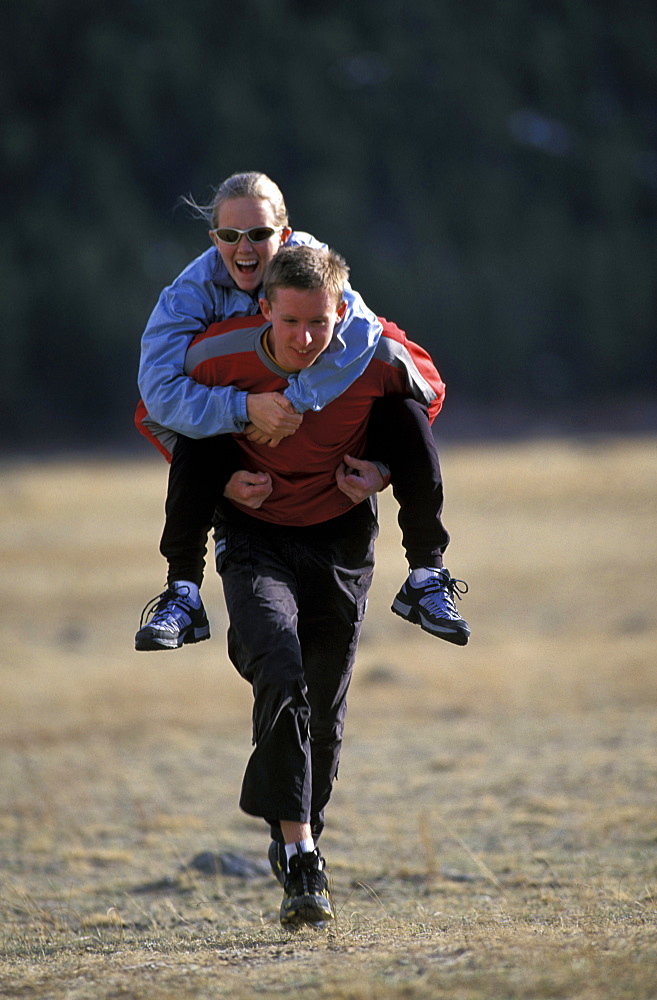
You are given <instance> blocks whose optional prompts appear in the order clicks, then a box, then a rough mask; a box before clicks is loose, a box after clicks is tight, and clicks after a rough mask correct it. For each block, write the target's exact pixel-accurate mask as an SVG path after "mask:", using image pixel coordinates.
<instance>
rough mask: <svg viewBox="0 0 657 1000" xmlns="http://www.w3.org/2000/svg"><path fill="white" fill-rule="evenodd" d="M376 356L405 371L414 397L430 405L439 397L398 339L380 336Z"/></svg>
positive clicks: (379, 359)
mask: <svg viewBox="0 0 657 1000" xmlns="http://www.w3.org/2000/svg"><path fill="white" fill-rule="evenodd" d="M374 357H375V358H376V359H377V360H378V361H384V362H385V363H386V364H388V365H392V366H393V368H399V369H401V370H402V371H404V372H405V374H406V381H407V383H408V389H409V392H410V393H411V395H412V396H413V398H414V399H417V400H419V401H420V402H422V403H425V404H427V405H428V404H429V403H432V402H433V401H434V399H436V398H437V396H438V393H437V392H436V390H435V389H434V388H433V386H432V385H431V383H430V382H427V380H426V379H425V377H424V375H422V374H421V372H420V370H419V368H418V367H417V365H416V364H415V361H414V360H413V355H412V354H411V352H410V351H409V350H408V348H407V347H405V345H404V344H400V343H399V341H398V340H393V339H392V337H379V341H378V343H377V345H376V350H375V351H374Z"/></svg>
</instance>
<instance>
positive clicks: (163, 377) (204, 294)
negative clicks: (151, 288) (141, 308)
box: [138, 250, 248, 438]
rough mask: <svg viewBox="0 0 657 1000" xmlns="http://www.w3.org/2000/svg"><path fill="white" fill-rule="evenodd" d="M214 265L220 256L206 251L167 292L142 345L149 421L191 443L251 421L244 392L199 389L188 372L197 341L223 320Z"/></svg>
mask: <svg viewBox="0 0 657 1000" xmlns="http://www.w3.org/2000/svg"><path fill="white" fill-rule="evenodd" d="M215 264H216V252H215V251H213V250H209V251H206V252H205V253H204V254H202V255H201V256H200V257H197V259H196V260H195V261H192V263H191V264H190V265H189V266H188V267H187V268H185V270H184V271H183V272H182V274H180V275H179V276H178V277H177V278H176V280H175V281H174V282H173V283H172V284H171V285H169V286H168V287H167V288H165V289H164V291H163V292H162V294H161V295H160V298H159V300H158V302H157V304H156V306H155V309H154V310H153V312H152V314H151V316H150V319H149V320H148V323H147V325H146V329H145V330H144V334H143V336H142V341H141V359H140V363H139V376H138V383H139V390H140V392H141V396H142V399H143V401H144V403H145V405H146V408H147V410H148V413H149V415H150V417H151V419H152V420H153V421H156V422H157V423H158V424H161V425H162V426H163V427H168V428H171V429H172V430H174V431H176V432H178V433H179V434H185V435H186V436H187V437H191V438H201V437H210V436H212V435H215V434H225V433H230V432H234V431H241V430H243V429H244V427H245V425H246V423H247V421H248V417H247V412H246V396H247V393H246V392H242V391H241V390H238V389H236V388H235V387H234V386H214V387H209V386H205V385H200V384H199V383H198V382H195V381H194V380H193V379H191V378H189V376H188V375H186V374H185V372H184V364H185V354H186V352H187V348H188V347H189V344H190V342H191V341H192V339H193V338H194V336H195V335H196V334H197V333H200V332H201V331H203V330H205V329H206V328H207V326H208V325H209V324H210V323H212V322H214V321H215V320H217V319H224V318H225V317H224V316H223V315H222V313H223V311H224V310H223V302H222V291H223V290H222V289H220V288H218V287H217V286H216V285H215V283H214V282H213V281H212V277H213V272H214V267H215Z"/></svg>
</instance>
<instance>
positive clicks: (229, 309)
mask: <svg viewBox="0 0 657 1000" xmlns="http://www.w3.org/2000/svg"><path fill="white" fill-rule="evenodd" d="M187 201H188V204H190V205H191V206H192V207H193V208H194V209H195V210H196V211H198V212H199V213H200V214H201V215H202V216H203V217H205V218H207V219H208V220H209V222H210V226H211V228H210V234H209V235H210V239H211V241H212V244H213V246H212V247H211V248H210V249H209V250H206V251H205V253H203V254H201V255H200V257H197V258H196V259H195V260H194V261H192V262H191V264H189V265H188V267H186V268H185V270H184V271H183V272H182V273H181V274H180V275H179V276H178V278H176V279H175V281H174V282H173V283H172V284H171V285H170V286H169V287H168V288H165V289H164V291H163V292H162V294H161V296H160V298H159V300H158V303H157V305H156V307H155V309H154V310H153V313H152V315H151V317H150V319H149V321H148V324H147V326H146V329H145V331H144V335H143V338H142V354H141V362H140V368H139V388H140V390H141V393H142V400H143V408H142V410H141V412H140V421H141V422H143V423H144V424H145V425H146V426H148V423H149V421H152V422H155V423H157V424H159V425H162V426H163V427H166V428H168V429H170V430H171V431H172V432H173V433H172V435H171V451H172V452H173V461H172V466H171V472H170V477H169V489H168V495H167V504H166V523H165V529H164V533H163V535H162V541H161V545H160V551H161V552H162V554H163V555H164V556H165V558H167V560H168V562H169V572H168V576H167V589H166V590H165V591H164V593H163V594H161V595H159V596H158V597H157V598H155V600H154V601H153V602H151V605H150V606H147V608H146V609H145V614H151V617H150V619H149V620H148V623H147V624H146V625H143V622H144V614H143V615H142V627H141V628H140V630H139V631H138V633H137V636H136V639H135V646H136V648H137V649H140V650H145V649H148V650H157V649H176V648H179V647H180V646H181V645H183V643H192V642H199V641H201V640H203V639H207V638H209V635H210V630H209V624H208V621H207V616H206V614H205V610H204V608H203V604H202V602H201V599H200V595H199V587H200V584H201V582H202V577H203V564H204V555H205V542H206V537H207V529H208V527H209V525H208V524H203V525H200V524H199V523H198V521H197V520H195V518H194V517H191V518H190V516H189V512H190V511H191V510H192V509H197V510H198V504H196V505H195V504H193V503H191V502H190V498H192V497H193V498H195V499H198V495H199V492H200V493H203V492H204V491H206V492H207V496H208V498H209V497H210V496H214V495H216V491H217V487H218V484H219V486H220V488H219V491H218V493H219V495H221V493H223V491H224V488H225V487H226V484H227V483H228V481H229V480H230V478H231V476H232V474H233V473H234V472H235V471H236V465H235V460H234V459H233V457H232V448H231V445H232V438H231V436H230V435H231V433H240V432H244V433H247V434H248V435H249V436H250V437H251V438H252V439H253V440H254V441H256V442H257V443H260V444H263V445H265V444H268V445H269V446H274V447H275V446H276V445H277V443H278V442H279V441H280V440H281V439H282V438H283V437H285V436H287V435H289V434H293V433H294V431H295V430H296V429H297V427H298V426H299V423H300V421H301V420H302V419H303V413H304V412H305V411H307V410H311V409H313V410H320V409H322V408H323V407H324V406H326V405H327V404H328V403H330V402H331V401H332V400H333V399H335V398H336V397H337V396H338V395H340V393H341V392H343V391H344V389H345V388H346V387H347V386H348V385H350V384H351V383H352V382H353V381H354V379H356V378H357V377H358V376H359V375H360V374H361V373H362V372H363V371H364V369H365V367H366V366H367V364H368V362H369V361H370V359H371V357H372V354H373V351H374V349H375V347H376V343H377V341H378V338H379V335H380V332H381V325H380V323H379V321H378V319H377V318H376V316H375V315H374V314H373V313H372V312H371V311H370V310H369V309H368V308H367V307H366V306H365V304H364V302H363V301H362V299H361V297H360V296H359V295H358V294H357V293H356V292H354V291H353V290H352V289H351V288H349V287H347V289H346V292H345V301H346V307H345V311H344V315H343V318H342V321H341V323H340V324H339V331H338V332H337V335H336V336H335V337H334V341H333V342H332V346H331V348H330V349H329V351H327V352H325V354H324V355H322V356H321V357H320V358H319V359H318V361H317V362H316V363H315V364H313V365H312V366H310V367H309V368H307V369H305V370H303V371H300V372H298V373H291V374H290V377H289V380H288V383H289V384H288V387H287V389H286V390H285V393H284V394H279V393H263V394H261V395H259V396H258V395H253V394H249V395H247V394H246V393H244V392H240V391H239V390H237V389H236V388H235V387H233V386H224V387H216V386H215V387H212V388H209V387H207V386H203V385H200V384H199V383H197V382H195V381H193V380H192V379H190V378H189V377H188V376H187V375H185V373H184V359H185V353H186V351H187V347H188V346H189V343H190V341H191V340H192V338H193V337H194V336H195V335H196V334H198V333H200V332H202V331H204V330H205V329H206V328H207V327H208V326H209V324H210V323H216V322H220V321H222V320H225V319H229V318H232V317H235V316H245V317H246V316H253V315H255V314H256V313H257V312H258V310H259V302H258V298H259V291H260V286H261V283H262V275H263V271H264V268H265V266H266V265H267V263H268V261H269V260H271V258H272V257H273V256H274V254H275V253H276V251H277V250H278V249H279V247H281V246H283V245H286V246H299V245H302V244H310V245H314V246H322V245H323V244H320V243H318V241H317V240H315V239H314V237H312V236H310V235H309V234H307V233H299V232H294V231H293V230H292V229H291V227H290V225H289V221H288V214H287V209H286V206H285V201H284V199H283V195H282V193H281V191H280V189H279V188H278V187H277V185H276V184H275V183H274V182H273V181H272V180H271V179H270V178H268V177H267V176H266V175H264V174H261V173H255V172H251V173H241V174H233V175H232V176H231V177H229V178H228V179H227V180H225V181H224V182H223V183H222V184H221V185H220V187H219V188H218V189H217V192H216V195H215V197H214V200H213V202H212V204H211V205H210V206H198V205H196V203H195V202H193V201H191V200H190V199H188V200H187ZM381 403H382V404H383V405H381V406H380V407H379V405H378V404H377V408H376V409H375V411H374V412H373V416H372V421H371V445H370V453H371V454H372V455H373V456H375V457H376V458H379V459H380V460H382V461H383V462H385V464H386V465H387V466H388V467H389V469H390V474H391V483H392V487H393V491H394V493H395V497H396V498H397V500H398V501H399V503H400V513H399V523H400V526H401V528H402V535H403V544H404V547H405V549H406V553H407V558H408V561H409V566H410V569H411V573H410V575H409V578H408V580H407V581H406V582H405V583H404V585H403V586H402V588H401V590H400V592H399V593H398V595H397V597H396V598H395V601H394V603H393V607H392V610H393V611H395V613H397V614H399V615H400V616H401V617H403V618H406V619H407V620H409V621H412V622H414V623H416V624H419V625H420V626H421V627H422V628H423V629H424V630H425V631H428V632H430V633H431V634H433V635H436V636H438V637H440V638H443V639H447V640H448V641H450V642H455V643H457V644H459V645H465V643H467V641H468V638H469V627H468V625H467V623H466V622H464V621H463V619H462V618H461V617H460V616H459V614H458V612H457V610H456V607H455V602H454V597H455V595H457V594H458V589H457V584H458V581H455V580H453V579H452V578H451V577H450V575H449V572H448V571H447V570H446V569H444V568H443V565H442V556H443V552H444V550H445V548H446V547H447V544H448V542H449V535H448V534H447V532H446V531H445V529H444V527H443V525H442V522H441V512H442V499H443V492H442V479H441V475H440V465H439V461H438V456H437V453H436V449H435V443H434V439H433V435H432V433H431V430H430V427H429V423H428V420H427V417H426V412H424V411H423V410H422V408H421V407H420V406H419V404H417V403H414V402H413V401H412V400H406V399H404V398H403V397H399V398H398V399H397V397H388V398H387V399H386V400H385V401H383V400H382V401H381ZM144 410H145V411H146V412H147V416H145V414H144ZM215 435H224V436H225V443H224V444H225V447H224V452H225V454H224V461H223V462H222V468H221V469H219V470H217V469H215V468H213V469H209V468H208V467H207V464H204V462H203V454H204V453H203V447H202V444H199V445H198V446H196V447H195V446H194V445H193V444H190V443H189V442H186V443H185V444H184V445H183V444H182V440H183V438H182V437H181V436H184V437H185V438H188V439H193V440H196V441H202V440H203V439H206V438H208V437H213V436H215ZM176 436H179V440H178V444H176ZM368 468H369V465H368ZM358 471H361V472H364V469H363V470H359V469H358V468H356V472H357V473H358ZM344 478H345V480H346V482H345V487H346V488H345V490H344V492H347V493H348V490H349V489H351V490H352V493H354V496H352V499H354V497H355V495H356V494H357V495H358V496H361V497H362V489H363V488H364V479H363V477H359V476H358V475H357V474H356V475H355V476H350V475H347V476H346V477H344ZM359 479H361V480H362V481H361V482H360V484H359V482H358V480H359ZM383 485H384V482H383V480H382V479H381V480H380V481H379V482H378V483H374V482H373V480H372V479H368V480H367V486H368V488H369V489H370V492H371V491H372V490H373V489H376V488H377V486H378V487H382V486H383ZM241 487H242V489H246V490H247V492H242V493H241V494H240V499H241V502H243V503H249V502H251V503H252V504H253V505H256V504H257V503H258V502H259V501H260V502H262V499H263V498H264V497H263V491H265V490H266V484H264V483H262V482H259V481H258V480H257V477H254V480H253V481H252V482H251V483H249V484H244V483H243V484H241ZM249 491H250V492H249ZM348 495H349V493H348ZM201 506H202V505H201Z"/></svg>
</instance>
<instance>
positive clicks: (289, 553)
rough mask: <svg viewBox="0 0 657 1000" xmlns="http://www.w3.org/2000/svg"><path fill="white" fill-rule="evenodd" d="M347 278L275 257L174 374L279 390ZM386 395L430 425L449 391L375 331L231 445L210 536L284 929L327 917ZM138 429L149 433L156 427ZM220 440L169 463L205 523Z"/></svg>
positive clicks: (245, 802) (311, 259)
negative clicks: (186, 478)
mask: <svg viewBox="0 0 657 1000" xmlns="http://www.w3.org/2000/svg"><path fill="white" fill-rule="evenodd" d="M347 275H348V268H347V266H346V264H345V262H344V261H343V259H342V258H341V257H340V256H339V255H337V254H335V253H334V252H332V251H326V250H323V249H315V248H310V247H297V248H284V249H283V250H281V251H279V252H278V253H277V254H276V256H275V257H274V258H273V259H272V260H271V261H270V263H269V265H268V267H267V271H266V275H265V281H264V298H262V299H261V300H260V306H261V309H262V316H263V317H264V320H265V322H264V323H260V322H259V319H258V317H249V318H247V319H238V320H227V321H224V322H223V323H218V324H213V325H211V326H210V327H208V329H207V331H205V333H203V334H200V335H199V336H197V337H196V338H195V339H194V341H193V342H192V344H191V345H190V348H189V350H188V352H187V359H186V364H185V370H186V371H187V373H188V374H190V375H192V376H193V377H194V378H195V379H197V380H198V381H199V382H203V383H205V384H206V385H219V384H225V383H230V384H233V385H236V386H237V387H238V388H239V389H242V390H245V391H248V392H255V393H264V392H280V391H281V389H282V388H284V387H285V384H286V380H287V377H288V376H290V375H291V374H292V373H296V372H299V371H300V370H303V369H305V368H307V367H309V366H310V365H312V364H313V363H314V362H315V361H316V360H317V358H318V357H319V356H320V354H321V353H322V352H323V351H325V350H326V349H327V348H328V347H329V344H330V342H331V337H332V334H333V330H334V327H335V325H336V323H337V322H338V321H339V319H340V316H341V315H342V312H343V311H344V302H343V297H342V295H343V288H344V284H345V281H346V280H347ZM389 394H395V395H404V396H407V397H409V400H411V401H412V400H416V401H418V402H419V403H421V404H423V405H425V406H426V407H427V408H428V411H429V415H430V417H431V418H432V419H433V417H435V415H436V413H437V412H438V411H439V409H440V407H441V405H442V399H443V394H444V386H443V383H442V381H441V379H440V376H439V374H438V372H437V371H436V369H435V367H434V366H433V363H432V362H431V359H430V358H429V356H428V355H427V354H426V352H424V351H423V350H422V349H421V348H419V347H418V346H417V345H415V344H413V343H411V342H410V341H408V340H407V338H406V336H405V334H403V333H402V331H400V330H399V329H398V328H397V327H395V326H394V325H393V324H384V330H383V336H382V337H381V339H380V343H379V345H378V346H377V349H376V352H375V354H374V357H373V359H372V360H371V362H370V363H369V365H368V366H367V368H366V370H365V371H364V373H363V374H362V375H361V376H360V377H359V378H358V379H356V380H355V381H354V382H353V384H352V385H351V386H350V387H349V388H347V389H346V390H345V391H344V392H343V393H342V395H341V396H339V397H338V398H337V399H336V400H334V401H333V402H332V403H330V404H329V405H327V406H326V407H324V409H323V410H321V411H318V412H308V413H306V414H304V417H303V421H302V422H301V423H300V425H299V427H298V429H297V430H296V432H295V433H294V434H293V435H291V436H289V437H286V438H284V439H283V440H281V441H280V443H279V444H278V445H277V447H276V448H268V447H263V446H262V445H261V444H259V443H258V441H257V440H252V439H250V438H249V436H248V435H237V436H235V438H234V441H235V446H236V447H237V448H238V449H239V458H240V465H241V469H240V471H238V472H237V473H235V474H234V475H233V476H232V478H231V479H230V481H229V482H228V484H227V486H226V487H225V492H224V495H225V497H227V498H228V501H229V502H227V503H226V502H224V503H223V504H222V512H223V520H222V522H221V524H220V525H219V527H218V528H217V531H216V535H215V538H216V556H217V570H218V572H219V574H220V575H221V579H222V584H223V588H224V595H225V600H226V607H227V610H228V617H229V630H228V651H229V655H230V658H231V660H232V662H233V664H234V665H235V667H236V668H237V670H238V671H239V673H240V674H241V675H242V676H243V677H244V678H245V680H247V681H248V682H249V683H250V684H251V685H252V688H253V696H254V706H253V742H254V749H253V752H252V755H251V758H250V760H249V762H248V764H247V767H246V771H245V775H244V780H243V784H242V792H241V797H240V806H241V808H242V809H244V811H245V812H247V813H249V814H250V815H254V816H261V817H263V818H264V819H265V820H266V821H267V822H268V823H269V825H270V828H271V833H272V837H273V843H272V847H271V848H270V860H271V862H272V867H273V868H274V870H275V872H276V873H277V877H278V878H279V880H280V881H281V882H282V883H283V885H284V897H283V902H282V904H281V911H280V919H281V922H282V924H283V925H286V926H296V925H300V924H312V925H322V924H324V923H326V922H327V921H330V920H332V919H333V917H334V914H333V908H332V905H331V901H330V896H329V889H328V883H327V879H326V874H325V871H324V860H323V858H322V857H321V854H320V852H319V849H318V848H317V839H318V838H319V835H320V834H321V832H322V829H323V826H324V809H325V807H326V805H327V803H328V801H329V798H330V795H331V789H332V784H333V781H334V778H335V776H336V773H337V768H338V762H339V757H340V748H341V743H342V733H343V727H344V719H345V712H346V696H347V691H348V688H349V683H350V679H351V673H352V669H353V663H354V658H355V653H356V648H357V644H358V638H359V633H360V628H361V623H362V620H363V616H364V613H365V606H366V601H367V594H368V591H369V587H370V584H371V581H372V573H373V568H374V541H375V538H376V535H377V533H378V527H377V522H376V515H375V505H374V503H373V501H372V500H371V499H368V498H369V497H370V495H371V494H372V493H373V492H374V491H375V490H376V489H378V488H380V487H382V486H383V485H384V483H383V479H382V477H381V475H380V471H379V470H378V469H377V467H376V466H375V465H374V464H373V463H371V462H367V461H365V460H364V458H363V456H364V453H365V448H366V441H367V426H368V418H369V415H370V411H371V409H372V405H373V403H374V401H375V400H377V399H379V398H381V397H383V396H385V395H389ZM413 405H416V404H413ZM144 431H145V433H147V435H149V434H150V436H151V437H152V433H151V432H152V427H151V428H150V429H149V427H145V428H144ZM223 437H225V436H223ZM219 441H220V439H204V440H202V441H190V440H188V439H181V440H180V441H179V443H178V445H177V446H176V452H175V457H176V459H177V460H178V461H185V459H184V458H183V457H182V456H184V454H185V447H188V448H189V449H190V451H189V452H188V453H187V455H188V457H187V459H186V460H187V461H188V463H189V468H190V472H191V470H192V469H193V468H195V469H196V471H195V472H194V473H193V474H194V475H195V476H197V477H198V481H199V483H201V482H205V483H206V486H205V489H204V491H203V490H199V494H202V493H203V492H204V496H200V498H199V504H200V505H201V507H203V505H206V509H205V510H203V511H202V512H201V515H200V522H201V523H202V522H203V520H204V518H206V517H207V504H208V502H209V500H212V502H216V501H217V500H218V499H219V495H218V491H219V489H220V488H221V487H220V486H219V485H218V484H217V483H213V482H212V473H211V470H212V469H213V467H214V466H213V462H212V448H213V447H215V445H216V444H217V443H218V442H219ZM181 445H182V447H181ZM179 449H180V450H179ZM190 456H191V457H190ZM354 469H355V470H356V471H355V472H354V471H352V470H354ZM204 477H205V478H204ZM213 490H215V491H216V492H215V494H214V495H213Z"/></svg>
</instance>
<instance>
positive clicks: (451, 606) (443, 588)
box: [421, 575, 469, 618]
mask: <svg viewBox="0 0 657 1000" xmlns="http://www.w3.org/2000/svg"><path fill="white" fill-rule="evenodd" d="M459 584H460V585H461V586H459ZM423 590H424V594H423V595H422V598H421V600H422V601H426V602H427V610H428V611H431V612H434V611H443V607H441V605H440V604H439V603H438V601H436V600H433V595H434V594H436V595H437V594H440V595H441V597H442V602H443V605H444V606H445V607H446V608H447V610H448V611H449V612H450V614H453V615H455V616H456V617H457V618H460V617H461V616H460V615H459V613H458V611H457V610H456V604H455V603H454V598H455V597H456V598H457V599H458V600H459V601H460V600H462V599H463V598H462V596H461V595H462V594H467V592H468V590H469V587H468V585H467V583H466V582H465V580H456V579H455V578H454V577H453V576H447V575H445V576H437V577H435V578H434V579H432V580H429V581H427V583H425V584H424V587H423Z"/></svg>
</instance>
